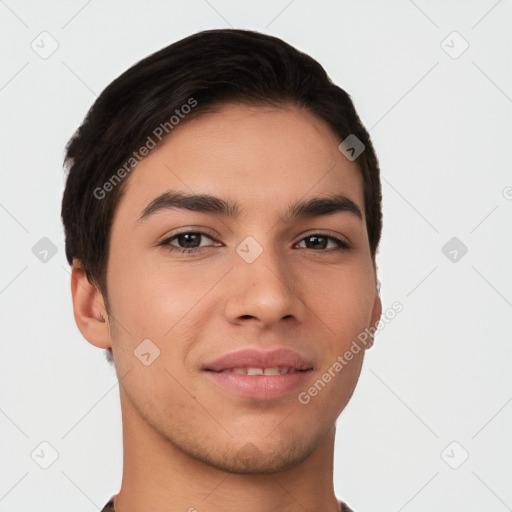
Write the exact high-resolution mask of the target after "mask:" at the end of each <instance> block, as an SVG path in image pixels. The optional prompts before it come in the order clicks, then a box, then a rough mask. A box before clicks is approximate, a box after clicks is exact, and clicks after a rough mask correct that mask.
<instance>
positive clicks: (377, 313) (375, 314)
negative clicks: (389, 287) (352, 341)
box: [370, 287, 382, 329]
mask: <svg viewBox="0 0 512 512" xmlns="http://www.w3.org/2000/svg"><path fill="white" fill-rule="evenodd" d="M381 315H382V302H381V300H380V294H379V287H378V288H376V289H375V299H374V301H373V309H372V316H371V320H370V327H373V328H374V329H377V323H378V322H379V320H380V317H381Z"/></svg>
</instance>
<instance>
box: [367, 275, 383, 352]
mask: <svg viewBox="0 0 512 512" xmlns="http://www.w3.org/2000/svg"><path fill="white" fill-rule="evenodd" d="M381 315H382V302H381V300H380V282H379V281H377V286H376V287H375V298H374V300H373V308H372V314H371V320H370V329H371V332H372V334H371V339H370V343H368V345H367V346H366V348H367V349H369V348H371V347H372V346H373V341H374V336H375V331H377V324H378V323H379V320H380V317H381Z"/></svg>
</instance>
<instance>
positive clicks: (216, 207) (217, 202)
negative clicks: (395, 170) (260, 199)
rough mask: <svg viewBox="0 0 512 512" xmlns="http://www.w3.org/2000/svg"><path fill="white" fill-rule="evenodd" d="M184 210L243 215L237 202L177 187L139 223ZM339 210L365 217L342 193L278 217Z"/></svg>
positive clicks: (300, 205)
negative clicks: (181, 189) (163, 212)
mask: <svg viewBox="0 0 512 512" xmlns="http://www.w3.org/2000/svg"><path fill="white" fill-rule="evenodd" d="M174 209H184V210H191V211H194V212H201V213H209V214H214V215H221V216H223V217H229V218H233V219H236V218H237V217H239V216H240V212H241V208H240V206H239V204H238V203H236V202H233V201H228V200H225V199H221V198H220V197H215V196H212V195H210V194H186V193H184V192H181V191H177V190H167V191H166V192H164V193H162V194H160V195H159V196H158V197H156V198H155V199H153V200H152V201H151V202H150V203H149V204H148V205H147V206H146V208H144V210H143V211H142V214H141V216H140V217H139V219H138V221H137V222H141V221H143V220H144V219H147V218H148V217H150V216H152V215H154V214H155V213H156V212H159V211H164V210H174ZM338 212H348V213H352V214H354V215H356V216H357V217H358V218H359V219H361V220H362V219H363V215H362V213H361V210H360V208H359V206H357V204H356V203H355V202H354V201H352V200H351V199H349V198H348V197H347V196H345V195H343V194H335V195H329V196H325V197H314V198H311V199H308V200H306V201H299V202H297V203H294V204H292V205H291V206H290V207H289V208H288V210H287V212H286V213H285V214H284V215H281V216H280V217H279V218H280V220H281V221H282V222H292V221H294V220H296V219H299V218H307V217H317V216H320V215H331V214H333V213H338Z"/></svg>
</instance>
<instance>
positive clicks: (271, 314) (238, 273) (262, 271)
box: [225, 244, 306, 328]
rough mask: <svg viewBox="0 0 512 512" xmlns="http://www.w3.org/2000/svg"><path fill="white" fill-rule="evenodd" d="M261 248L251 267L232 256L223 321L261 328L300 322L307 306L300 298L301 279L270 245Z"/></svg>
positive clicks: (241, 258)
mask: <svg viewBox="0 0 512 512" xmlns="http://www.w3.org/2000/svg"><path fill="white" fill-rule="evenodd" d="M262 248H263V251H262V252H261V254H260V255H259V256H258V257H257V258H256V259H255V260H254V261H252V263H249V262H248V261H246V260H245V259H244V258H243V257H241V256H239V254H237V253H235V255H234V268H233V270H232V271H231V272H230V273H229V276H230V280H229V294H228V300H227V301H226V303H225V316H226V319H227V320H228V321H229V322H230V323H233V324H243V323H245V322H254V323H258V324H259V326H260V327H262V328H267V327H271V326H273V325H275V324H276V323H278V322H279V321H281V320H286V321H287V322H292V321H295V322H296V323H300V322H302V321H303V320H304V316H305V313H306V306H305V304H304V302H303V300H302V299H301V296H300V294H301V290H300V276H297V275H296V274H295V272H294V269H293V267H292V266H290V265H289V264H287V262H286V260H284V258H283V256H282V255H280V254H279V253H278V252H277V251H276V250H275V248H272V247H271V245H270V244H268V245H266V246H263V245H262Z"/></svg>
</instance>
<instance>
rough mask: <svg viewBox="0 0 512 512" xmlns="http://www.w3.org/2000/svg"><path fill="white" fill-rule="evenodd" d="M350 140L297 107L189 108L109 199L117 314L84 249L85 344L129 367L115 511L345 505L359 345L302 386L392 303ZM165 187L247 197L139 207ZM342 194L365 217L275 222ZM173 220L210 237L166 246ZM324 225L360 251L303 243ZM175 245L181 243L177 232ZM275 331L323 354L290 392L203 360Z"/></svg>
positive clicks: (271, 340)
mask: <svg viewBox="0 0 512 512" xmlns="http://www.w3.org/2000/svg"><path fill="white" fill-rule="evenodd" d="M339 143H340V138H339V137H338V136H336V135H335V134H334V133H333V131H332V130H331V129H330V128H329V127H328V126H327V125H326V124H325V123H324V122H323V121H322V120H320V119H319V118H317V117H316V116H313V115H312V114H310V113H308V112H306V111H304V110H300V109H298V108H296V107H286V108H284V107H283V108H279V107H262V106H259V107H255V106H247V105H234V104H230V105H225V106H223V107H221V108H220V109H219V110H218V112H214V113H208V114H203V115H200V116H199V117H197V118H195V119H193V120H189V121H188V122H184V123H182V124H181V125H179V126H178V127H176V128H175V129H174V130H173V132H172V133H171V135H170V136H169V137H168V139H167V140H166V141H165V142H164V143H163V144H162V145H161V146H159V147H157V148H155V149H154V150H152V151H151V153H150V154H149V155H148V156H147V157H146V158H145V159H144V160H142V161H141V162H140V163H139V164H138V166H137V168H136V169H135V170H134V171H132V173H131V175H130V177H129V181H128V183H127V184H126V185H127V187H126V190H125V194H124V195H123V197H122V199H121V201H120V203H119V205H118V208H117V210H116V214H115V217H114V222H113V226H112V233H111V245H110V253H109V259H108V267H107V289H108V295H109V303H110V309H111V316H110V317H109V316H108V315H107V314H106V310H105V303H104V301H103V297H102V295H101V293H100V292H99V289H98V288H97V287H96V286H94V285H93V284H91V283H89V281H88V280H87V278H86V276H85V273H84V271H83V269H82V267H81V265H80V262H78V261H76V262H75V263H74V264H73V268H72V284H71V287H72V297H73V306H74V315H75V320H76V323H77V325H78V327H79V329H80V331H81V333H82V334H83V336H84V337H85V338H86V339H87V340H88V341H89V342H90V343H91V344H93V345H95V346H97V347H100V348H108V347H112V349H113V354H114V361H115V367H116V372H117V375H118V378H119V390H120V399H121V408H122V420H123V446H124V469H123V479H122V486H121V490H120V493H119V495H118V499H117V502H116V506H117V509H118V510H120V511H122V512H136V511H137V512H138V511H142V510H161V511H164V510H165V511H173V512H174V511H188V510H190V511H192V510H194V508H195V509H196V510H198V511H199V512H203V511H204V512H208V511H211V512H219V511H221V512H228V511H236V512H238V511H239V510H240V507H241V506H242V508H243V510H244V512H270V511H277V510H279V511H286V512H292V511H293V512H295V511H297V512H299V511H300V512H304V510H307V511H318V510H323V511H327V512H335V511H336V510H338V505H337V501H336V496H335V493H334V487H333V480H332V477H333V454H334V440H335V431H336V420H337V418H338V416H339V415H340V414H341V412H342V411H343V409H344V408H345V406H346V404H347V403H348V401H349V399H350V397H351V396H352V393H353V391H354V388H355V386H356V383H357V380H358V378H359V374H360V370H361V365H362V362H363V358H364V352H365V350H361V351H360V352H359V353H358V354H356V355H354V358H353V359H352V360H351V361H350V362H349V363H348V364H347V365H346V366H344V367H343V370H342V371H340V372H339V373H337V374H336V376H335V377H334V378H333V379H332V380H331V382H329V383H328V384H327V385H326V386H325V387H324V389H322V390H321V391H320V392H319V393H318V394H317V396H315V397H312V399H311V401H310V402H309V403H308V404H307V405H304V404H301V403H300V402H299V401H298V400H297V395H298V393H299V392H300V391H304V390H307V388H308V387H309V386H311V385H312V384H313V383H314V382H315V381H316V380H317V379H318V378H320V376H321V375H322V374H323V373H324V372H325V371H326V370H327V368H329V367H330V366H332V365H333V363H334V362H335V361H336V358H337V357H338V356H339V355H342V354H343V353H344V352H345V351H346V350H347V349H348V348H349V347H350V345H351V343H352V341H353V340H355V339H356V338H357V335H358V334H359V333H361V332H362V331H364V329H365V328H368V327H370V326H375V325H376V323H377V322H378V320H379V318H380V315H381V302H380V298H379V295H378V292H377V278H376V273H375V265H374V261H373V260H372V257H371V253H370V248H369V243H368V233H367V230H366V222H365V218H364V201H363V183H362V177H361V173H360V171H359V169H358V167H357V164H356V162H350V161H349V160H347V159H346V158H345V157H344V156H343V155H342V154H341V152H340V151H339V150H338V145H339ZM168 189H177V190H182V191H184V192H187V193H191V192H193V193H208V194H212V195H214V196H218V197H221V198H223V199H230V200H233V201H236V202H238V203H239V204H240V206H241V208H242V215H241V216H240V217H239V218H237V219H231V218H227V217H226V218H224V217H220V216H218V215H214V214H207V213H198V212H193V211H189V210H182V209H179V210H178V209H174V210H167V211H160V212H158V213H155V214H154V215H153V216H150V217H148V218H147V219H146V220H145V221H143V222H137V219H138V218H139V216H140V215H141V212H142V210H143V209H144V208H145V207H146V206H147V205H148V204H149V203H150V202H151V200H152V199H154V198H155V197H156V196H158V195H159V194H161V193H162V192H163V191H165V190H168ZM333 191H335V192H337V193H343V194H344V195H346V196H347V197H349V198H350V199H352V201H354V202H355V203H356V204H357V205H358V206H359V208H360V210H361V211H362V213H363V219H362V220H361V219H359V218H358V217H357V216H356V215H354V214H352V213H349V212H336V213H333V214H330V215H322V216H318V217H313V218H304V219H299V220H295V221H293V222H291V223H290V222H289V223H285V222H282V221H280V220H279V217H280V215H282V214H284V213H285V212H286V208H287V206H288V205H289V204H292V203H294V202H296V201H299V200H304V199H309V198H312V197H318V196H320V197H321V196H326V195H329V194H332V193H333ZM188 228H190V229H188ZM177 231H180V232H197V231H201V232H205V233H206V235H207V236H206V237H202V238H201V237H199V238H198V241H197V243H196V246H200V247H201V248H200V249H196V251H197V252H196V253H195V255H194V254H181V253H179V252H178V251H173V252H169V250H168V248H167V247H165V246H159V245H158V243H159V242H161V241H163V240H165V239H168V238H169V237H171V236H172V235H174V234H176V232H177ZM326 232H327V235H328V236H330V235H334V236H338V237H341V238H343V239H344V240H345V241H347V242H349V243H350V248H349V249H340V248H339V247H338V246H337V244H336V243H335V241H334V240H331V239H329V240H330V241H329V242H325V244H324V245H320V246H318V245H317V246H315V245H314V244H309V245H308V241H309V238H308V235H309V236H311V235H313V234H318V233H321V234H324V233H326ZM248 236H252V237H253V238H254V239H255V240H256V241H257V242H258V243H259V245H260V246H261V247H262V249H263V252H262V253H261V254H260V256H259V257H258V258H257V259H256V260H255V261H254V262H253V263H250V264H249V263H247V262H246V261H244V259H242V258H241V257H240V256H239V255H238V253H237V252H236V247H237V246H238V245H239V244H240V243H241V242H242V241H243V240H244V239H245V238H246V237H248ZM208 237H210V238H208ZM170 243H171V244H172V245H174V247H177V248H180V247H181V248H183V247H186V245H185V243H186V242H184V241H183V239H182V240H181V242H180V240H179V239H177V238H175V239H174V240H173V241H172V242H170ZM190 246H191V245H190V243H189V247H190ZM144 339H150V340H151V341H152V342H153V343H154V344H155V345H156V346H157V347H158V348H159V350H160V356H159V357H158V358H156V359H155V360H154V362H152V364H150V365H149V366H145V365H144V364H142V363H141V361H140V360H139V359H138V358H137V357H135V355H134V350H135V349H136V348H137V346H138V345H139V344H140V343H141V341H142V340H144ZM275 346H284V347H288V348H292V349H295V350H297V351H299V352H300V353H302V354H305V355H307V356H308V357H310V358H311V359H312V361H313V362H314V370H313V372H312V373H311V374H310V376H309V380H308V381H307V385H305V386H301V388H300V389H297V391H296V392H295V391H294V392H292V393H291V394H290V395H287V396H285V397H283V398H279V399H273V400H266V401H262V400H256V399H251V398H243V397H240V396H238V395H235V394H232V393H230V392H228V391H224V390H223V389H221V388H219V387H216V386H214V385H213V384H212V383H211V382H210V379H208V378H207V377H206V376H205V374H204V372H202V371H201V367H202V365H203V364H205V363H206V362H208V361H212V360H213V359H215V358H217V357H219V356H221V355H224V354H226V353H228V352H232V351H234V350H237V349H240V348H247V347H256V348H262V349H268V348H270V347H275Z"/></svg>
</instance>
